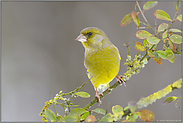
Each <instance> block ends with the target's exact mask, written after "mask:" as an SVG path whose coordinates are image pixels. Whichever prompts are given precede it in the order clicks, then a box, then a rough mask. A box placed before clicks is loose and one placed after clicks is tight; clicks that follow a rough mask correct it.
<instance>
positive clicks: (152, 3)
mask: <svg viewBox="0 0 183 123" xmlns="http://www.w3.org/2000/svg"><path fill="white" fill-rule="evenodd" d="M157 3H158V1H148V2H146V3H145V4H144V5H143V10H148V9H151V8H153V7H154V6H155V5H156V4H157Z"/></svg>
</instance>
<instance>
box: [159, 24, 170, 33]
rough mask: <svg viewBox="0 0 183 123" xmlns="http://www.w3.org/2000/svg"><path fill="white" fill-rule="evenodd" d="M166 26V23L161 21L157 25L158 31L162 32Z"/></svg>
mask: <svg viewBox="0 0 183 123" xmlns="http://www.w3.org/2000/svg"><path fill="white" fill-rule="evenodd" d="M167 28H168V24H167V23H161V24H160V25H159V26H158V32H163V31H164V30H165V29H167Z"/></svg>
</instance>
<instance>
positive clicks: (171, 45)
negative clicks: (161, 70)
mask: <svg viewBox="0 0 183 123" xmlns="http://www.w3.org/2000/svg"><path fill="white" fill-rule="evenodd" d="M168 44H169V47H170V49H171V50H172V51H173V52H176V48H175V45H174V43H173V42H172V41H171V40H168Z"/></svg>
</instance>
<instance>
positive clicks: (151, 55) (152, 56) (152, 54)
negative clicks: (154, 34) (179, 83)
mask: <svg viewBox="0 0 183 123" xmlns="http://www.w3.org/2000/svg"><path fill="white" fill-rule="evenodd" d="M147 53H148V55H149V56H150V57H151V58H156V55H155V54H154V53H153V52H152V51H151V50H148V51H147Z"/></svg>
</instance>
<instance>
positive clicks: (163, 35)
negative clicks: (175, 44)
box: [162, 30, 168, 39]
mask: <svg viewBox="0 0 183 123" xmlns="http://www.w3.org/2000/svg"><path fill="white" fill-rule="evenodd" d="M167 36H168V31H167V30H166V31H165V32H164V33H163V34H162V39H164V38H166V37H167Z"/></svg>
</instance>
